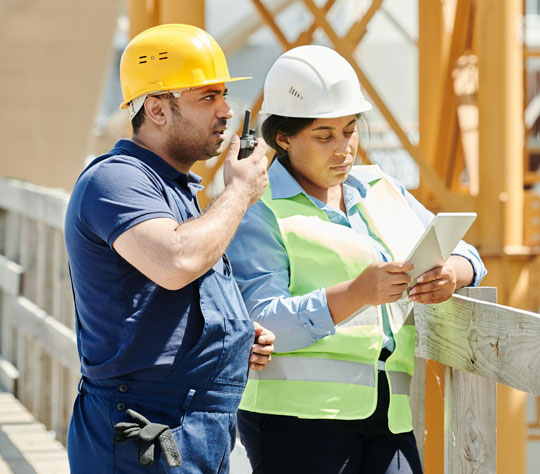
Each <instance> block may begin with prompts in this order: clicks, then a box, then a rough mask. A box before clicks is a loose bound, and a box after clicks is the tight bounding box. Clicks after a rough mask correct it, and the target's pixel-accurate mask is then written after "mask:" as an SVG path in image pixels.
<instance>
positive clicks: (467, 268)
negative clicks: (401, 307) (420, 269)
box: [409, 255, 474, 304]
mask: <svg viewBox="0 0 540 474" xmlns="http://www.w3.org/2000/svg"><path fill="white" fill-rule="evenodd" d="M473 278H474V271H473V269H472V265H471V263H470V262H469V261H468V260H467V259H466V258H464V257H461V256H459V255H451V256H450V257H449V258H448V259H447V260H446V262H444V265H443V266H442V267H436V268H434V269H432V270H430V271H429V272H426V273H423V274H422V275H420V276H419V277H418V278H417V279H416V281H417V282H418V284H416V285H415V286H414V287H413V288H412V289H411V290H410V291H409V297H410V298H411V300H412V301H415V302H416V303H424V304H430V303H442V302H443V301H446V300H447V299H449V298H450V297H451V296H452V295H453V294H454V292H455V291H456V290H457V289H458V288H462V287H464V286H467V285H469V284H471V282H472V280H473Z"/></svg>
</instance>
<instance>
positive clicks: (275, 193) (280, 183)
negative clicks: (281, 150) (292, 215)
mask: <svg viewBox="0 0 540 474" xmlns="http://www.w3.org/2000/svg"><path fill="white" fill-rule="evenodd" d="M268 181H269V182H270V187H271V189H272V199H287V198H290V197H293V196H296V195H297V194H305V195H306V196H307V197H309V198H311V197H310V196H309V195H308V194H307V193H306V192H305V191H304V189H303V188H302V186H300V184H298V181H296V179H294V178H293V177H292V175H291V174H290V173H289V172H288V171H287V169H286V168H285V167H284V166H283V165H282V164H281V162H280V161H279V160H278V159H277V158H276V159H275V160H274V162H273V163H272V166H270V169H269V170H268ZM344 184H345V186H351V187H352V188H354V189H357V190H358V192H359V193H360V196H361V197H362V198H365V197H366V193H367V191H368V189H369V188H370V187H371V186H370V184H369V181H368V180H367V179H365V180H364V179H363V177H360V176H352V173H349V175H348V176H347V179H346V180H345V183H344Z"/></svg>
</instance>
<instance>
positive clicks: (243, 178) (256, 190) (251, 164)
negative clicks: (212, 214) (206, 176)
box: [223, 135, 268, 207]
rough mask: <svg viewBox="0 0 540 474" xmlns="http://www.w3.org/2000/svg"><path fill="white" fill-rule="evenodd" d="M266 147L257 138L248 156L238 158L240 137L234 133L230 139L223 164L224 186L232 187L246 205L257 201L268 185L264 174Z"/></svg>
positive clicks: (266, 159) (266, 163) (262, 141)
mask: <svg viewBox="0 0 540 474" xmlns="http://www.w3.org/2000/svg"><path fill="white" fill-rule="evenodd" d="M267 149H268V146H267V145H266V143H265V141H264V140H263V139H262V138H258V139H257V146H256V147H255V150H254V151H253V153H252V154H251V155H250V156H249V157H248V158H245V159H243V160H239V159H238V152H239V151H240V139H239V138H238V135H234V136H233V138H232V139H231V146H230V147H229V152H228V153H227V158H226V159H225V163H224V165H223V179H224V181H225V187H226V188H228V187H233V188H234V189H235V192H236V194H237V195H238V196H239V197H244V198H245V199H246V206H247V207H249V206H251V205H252V204H254V203H255V202H257V200H258V199H259V198H260V197H261V195H262V193H263V192H264V190H265V189H266V186H267V185H268V177H267V176H266V168H267V167H268V158H266V155H265V153H266V150H267Z"/></svg>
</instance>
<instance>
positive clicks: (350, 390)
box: [240, 166, 424, 433]
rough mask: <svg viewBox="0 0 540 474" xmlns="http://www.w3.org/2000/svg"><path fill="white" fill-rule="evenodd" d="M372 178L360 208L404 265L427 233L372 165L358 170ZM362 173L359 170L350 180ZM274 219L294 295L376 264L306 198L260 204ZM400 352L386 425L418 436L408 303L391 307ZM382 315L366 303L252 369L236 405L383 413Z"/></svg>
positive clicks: (301, 412) (390, 363)
mask: <svg viewBox="0 0 540 474" xmlns="http://www.w3.org/2000/svg"><path fill="white" fill-rule="evenodd" d="M361 170H362V174H363V175H365V172H366V171H368V172H369V173H370V174H373V176H374V178H375V179H374V180H373V181H371V182H370V184H371V187H370V188H369V189H368V191H367V195H366V197H365V198H364V199H363V200H362V201H361V203H359V204H358V206H360V208H361V209H360V211H361V215H362V217H363V218H364V219H365V220H366V221H367V223H368V227H369V230H370V232H371V233H372V236H373V237H374V238H376V239H378V240H379V242H381V244H382V245H385V246H386V248H387V249H388V250H389V251H390V252H391V254H392V256H393V257H394V260H401V259H404V258H406V255H407V253H408V251H409V250H410V249H411V248H412V247H413V245H414V242H416V241H417V240H418V238H419V237H420V235H421V234H422V232H423V231H424V226H423V224H422V222H421V221H420V219H419V217H418V216H417V215H416V214H415V213H414V212H413V211H412V209H411V208H410V207H409V206H408V204H407V202H406V201H405V198H404V197H403V195H402V194H401V193H400V191H399V190H398V189H397V188H396V187H395V186H394V185H393V183H392V182H391V181H390V180H389V179H388V178H387V177H386V176H385V175H384V173H383V172H382V171H381V170H380V169H379V168H378V167H376V166H370V167H366V166H363V167H361ZM358 172H360V167H354V168H353V170H352V171H351V173H352V174H353V175H355V174H356V173H358ZM261 200H262V202H263V203H264V204H265V205H266V206H267V207H268V208H269V209H270V210H271V211H272V212H273V213H274V215H275V217H276V220H277V223H278V225H279V229H280V231H281V235H282V238H283V242H284V244H285V247H286V250H287V254H288V258H289V262H290V283H289V289H290V292H291V295H292V296H296V295H303V294H307V293H309V292H311V291H314V290H316V289H319V288H321V287H325V288H327V287H330V286H332V285H335V284H337V283H340V282H342V281H346V280H350V279H352V278H354V277H356V276H357V275H358V274H360V273H361V272H362V271H363V270H364V269H365V267H366V266H367V265H369V264H370V263H373V262H376V261H377V255H376V252H375V250H374V247H373V242H372V241H370V238H369V237H368V236H362V235H360V234H358V233H357V232H355V231H354V230H352V229H351V228H349V227H347V226H343V225H340V224H334V223H332V222H330V221H329V219H328V216H327V215H326V213H325V212H324V211H323V210H322V209H320V208H318V207H317V206H316V205H315V204H314V203H313V202H312V201H311V200H310V199H309V198H308V197H307V196H305V195H304V194H298V195H296V196H293V197H290V198H285V199H273V198H272V191H271V188H270V186H269V187H268V189H267V190H266V191H265V193H264V194H263V196H262V197H261ZM385 306H386V311H387V314H388V318H389V323H390V327H391V330H392V334H393V337H394V341H395V350H394V352H393V353H392V355H391V356H390V357H389V358H388V359H387V360H386V364H385V370H386V375H387V379H388V384H389V387H390V406H389V410H388V426H389V429H390V430H391V431H392V432H393V433H402V432H407V431H410V430H411V429H412V415H411V410H410V407H409V386H410V379H411V377H412V375H413V370H414V346H415V329H414V321H413V315H412V303H410V302H406V301H403V302H398V303H393V304H388V305H385ZM382 327H383V326H382V308H381V307H380V306H367V307H365V308H362V309H361V310H360V311H359V312H357V313H356V314H355V315H353V316H352V317H350V318H348V319H347V320H346V321H344V322H343V323H341V324H339V325H338V326H337V327H336V333H335V334H334V335H329V336H327V337H324V338H322V339H320V340H319V341H317V342H315V343H314V344H312V345H310V346H308V347H305V348H303V349H299V350H295V351H292V352H286V353H285V352H281V353H274V354H273V355H272V360H271V362H269V363H268V364H267V366H266V368H265V369H264V370H262V371H261V372H255V371H250V376H249V380H248V383H247V385H246V389H245V392H244V395H243V398H242V402H241V404H240V408H241V409H243V410H248V411H255V412H259V413H271V414H278V415H289V416H297V417H300V418H318V419H341V420H351V419H363V418H367V417H368V416H370V415H371V414H372V413H373V412H374V410H375V408H376V406H377V372H378V367H379V361H378V359H379V355H380V352H381V348H382V340H383V330H382Z"/></svg>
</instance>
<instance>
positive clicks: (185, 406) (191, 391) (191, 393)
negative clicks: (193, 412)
mask: <svg viewBox="0 0 540 474" xmlns="http://www.w3.org/2000/svg"><path fill="white" fill-rule="evenodd" d="M195 392H196V390H195V389H194V388H190V389H189V393H188V394H187V397H186V399H185V400H184V403H182V417H181V418H180V425H183V424H184V417H185V416H186V413H187V409H188V407H189V404H190V403H191V400H193V397H194V396H195Z"/></svg>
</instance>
